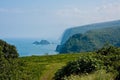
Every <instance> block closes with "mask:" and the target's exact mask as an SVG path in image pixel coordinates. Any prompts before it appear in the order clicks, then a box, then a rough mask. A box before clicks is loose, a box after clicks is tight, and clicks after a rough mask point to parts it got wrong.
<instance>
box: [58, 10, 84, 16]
mask: <svg viewBox="0 0 120 80" xmlns="http://www.w3.org/2000/svg"><path fill="white" fill-rule="evenodd" d="M81 13H82V12H81V10H80V9H79V8H65V9H61V10H58V11H57V12H56V14H57V15H58V16H63V17H75V16H77V17H78V16H80V15H81Z"/></svg>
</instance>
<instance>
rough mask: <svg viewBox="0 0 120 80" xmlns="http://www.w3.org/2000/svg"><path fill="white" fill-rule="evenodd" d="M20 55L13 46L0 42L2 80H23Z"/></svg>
mask: <svg viewBox="0 0 120 80" xmlns="http://www.w3.org/2000/svg"><path fill="white" fill-rule="evenodd" d="M17 58H18V53H17V51H16V48H15V47H14V46H13V45H10V44H8V43H6V42H4V41H2V40H0V80H18V79H21V76H20V74H21V71H20V69H21V68H20V67H19V61H18V59H17Z"/></svg>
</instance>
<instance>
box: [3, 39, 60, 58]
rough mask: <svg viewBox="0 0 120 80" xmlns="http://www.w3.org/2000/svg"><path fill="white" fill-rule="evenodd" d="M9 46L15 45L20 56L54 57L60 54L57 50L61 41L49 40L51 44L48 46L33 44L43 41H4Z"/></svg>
mask: <svg viewBox="0 0 120 80" xmlns="http://www.w3.org/2000/svg"><path fill="white" fill-rule="evenodd" d="M3 40H4V41H6V42H7V43H9V44H12V45H15V46H16V48H17V51H18V53H19V56H20V57H22V56H32V55H53V54H58V53H57V52H56V51H55V50H56V47H57V45H58V44H59V41H57V40H48V41H49V42H50V43H51V44H48V45H35V44H33V42H35V41H39V42H40V41H41V39H3Z"/></svg>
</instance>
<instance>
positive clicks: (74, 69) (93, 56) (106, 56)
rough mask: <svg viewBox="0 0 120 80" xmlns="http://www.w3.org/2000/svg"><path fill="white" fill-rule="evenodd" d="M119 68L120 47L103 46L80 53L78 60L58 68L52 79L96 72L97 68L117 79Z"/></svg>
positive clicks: (61, 79)
mask: <svg viewBox="0 0 120 80" xmlns="http://www.w3.org/2000/svg"><path fill="white" fill-rule="evenodd" d="M119 69H120V48H116V47H113V46H105V47H103V48H102V49H100V50H98V51H97V52H95V53H89V54H87V55H84V56H82V55H81V56H80V58H79V59H78V60H76V61H71V62H69V63H68V64H67V65H66V66H64V67H63V68H61V69H59V70H58V71H57V72H56V73H55V77H54V79H55V80H64V79H65V77H68V79H69V76H70V75H83V74H91V73H96V71H98V70H104V71H105V73H108V74H113V75H114V76H113V77H112V79H115V77H116V80H119V78H120V70H119ZM115 75H117V76H115ZM98 76H99V75H98ZM98 76H96V77H98ZM88 77H89V75H88ZM96 77H95V78H96ZM70 78H71V77H70ZM66 79H67V78H66ZM92 79H94V78H92ZM94 80H96V79H94ZM98 80H99V79H98Z"/></svg>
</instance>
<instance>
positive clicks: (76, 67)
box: [54, 55, 103, 80]
mask: <svg viewBox="0 0 120 80" xmlns="http://www.w3.org/2000/svg"><path fill="white" fill-rule="evenodd" d="M102 64H103V62H102V61H100V60H97V59H96V58H94V57H92V56H90V55H88V56H82V57H80V58H79V59H78V60H76V61H71V62H69V63H67V65H66V66H64V67H63V68H62V69H60V70H58V72H56V73H55V77H54V79H55V80H62V79H63V78H64V77H65V76H70V75H71V74H83V73H90V72H93V71H96V70H98V69H99V68H100V66H101V65H102Z"/></svg>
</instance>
